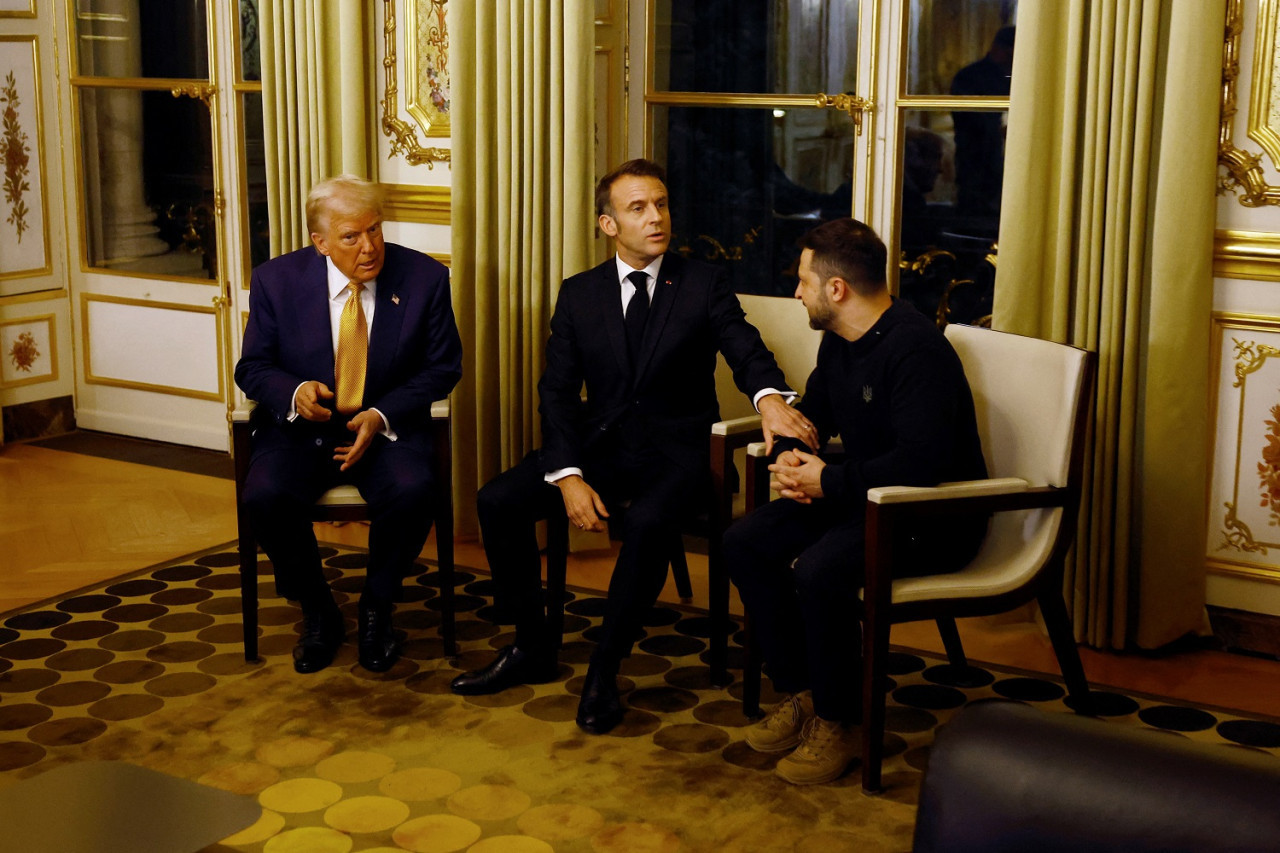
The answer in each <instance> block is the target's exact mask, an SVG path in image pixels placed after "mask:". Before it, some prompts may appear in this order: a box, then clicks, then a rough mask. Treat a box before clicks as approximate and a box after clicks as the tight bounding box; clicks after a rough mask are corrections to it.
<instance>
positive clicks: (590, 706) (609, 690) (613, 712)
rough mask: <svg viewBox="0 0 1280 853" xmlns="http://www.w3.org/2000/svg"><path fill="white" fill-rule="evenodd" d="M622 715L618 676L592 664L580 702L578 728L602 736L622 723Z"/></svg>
mask: <svg viewBox="0 0 1280 853" xmlns="http://www.w3.org/2000/svg"><path fill="white" fill-rule="evenodd" d="M622 714H623V710H622V699H621V698H620V697H619V696H618V679H617V676H616V675H615V674H614V673H613V672H612V671H606V670H605V669H604V667H600V666H596V665H595V664H591V666H589V667H587V678H586V680H585V681H583V683H582V698H581V699H580V700H579V702H578V728H580V729H582V730H583V731H584V732H589V733H591V734H593V735H602V734H604V733H605V732H608V731H611V730H612V729H613V727H614V726H616V725H618V723H620V722H622Z"/></svg>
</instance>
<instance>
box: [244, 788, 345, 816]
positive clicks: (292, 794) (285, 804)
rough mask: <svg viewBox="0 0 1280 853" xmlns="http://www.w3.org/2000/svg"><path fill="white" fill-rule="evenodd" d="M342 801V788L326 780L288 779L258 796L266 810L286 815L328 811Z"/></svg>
mask: <svg viewBox="0 0 1280 853" xmlns="http://www.w3.org/2000/svg"><path fill="white" fill-rule="evenodd" d="M341 799H342V786H341V785H337V784H335V783H333V782H328V781H326V780H324V779H286V780H285V781H283V782H277V783H276V784H274V785H272V786H271V787H270V788H267V789H266V790H265V791H263V792H262V793H261V794H259V795H258V802H259V803H261V804H262V807H263V808H264V809H271V810H273V811H277V812H284V813H286V814H296V813H300V812H314V811H319V810H321V809H327V808H328V807H329V806H331V805H333V804H334V803H336V802H338V800H341Z"/></svg>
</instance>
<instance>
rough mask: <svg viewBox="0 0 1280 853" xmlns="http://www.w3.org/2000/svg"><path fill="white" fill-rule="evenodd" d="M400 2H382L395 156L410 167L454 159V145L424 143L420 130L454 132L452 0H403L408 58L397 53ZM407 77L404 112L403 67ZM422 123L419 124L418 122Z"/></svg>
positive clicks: (387, 127)
mask: <svg viewBox="0 0 1280 853" xmlns="http://www.w3.org/2000/svg"><path fill="white" fill-rule="evenodd" d="M396 2H397V0H382V11H383V16H384V24H383V28H382V34H383V52H384V58H383V62H382V67H383V70H384V72H385V75H386V85H385V87H384V89H383V95H382V132H383V133H384V134H385V135H386V136H387V137H388V138H389V139H390V140H391V154H392V156H395V155H400V156H403V157H404V158H405V159H406V160H407V161H408V162H409V164H410V165H414V166H417V165H424V164H425V165H426V167H427V168H428V169H431V168H434V167H435V164H436V163H450V162H451V153H450V151H449V149H448V148H439V147H430V146H424V145H422V143H420V142H419V141H418V130H419V129H421V130H422V132H423V133H424V134H425V135H426V136H427V137H447V136H448V135H449V97H450V95H449V81H448V56H449V31H448V28H447V26H446V24H445V13H446V7H447V3H448V0H403V2H404V4H405V10H406V12H407V14H406V18H407V21H406V24H405V45H406V47H405V56H404V60H403V62H401V61H400V60H399V58H398V56H397V53H396V28H397V23H396ZM401 68H402V69H403V71H404V76H405V81H406V83H405V85H406V87H407V91H406V92H405V112H407V113H408V114H409V116H410V118H411V119H412V120H413V122H414V123H410V122H408V121H405V120H404V119H403V118H401V116H400V112H399V91H400V87H399V71H400V69H401ZM415 124H416V126H415Z"/></svg>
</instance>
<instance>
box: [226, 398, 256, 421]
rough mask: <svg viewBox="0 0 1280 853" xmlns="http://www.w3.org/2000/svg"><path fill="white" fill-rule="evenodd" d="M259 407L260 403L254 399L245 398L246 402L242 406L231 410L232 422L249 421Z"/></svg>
mask: <svg viewBox="0 0 1280 853" xmlns="http://www.w3.org/2000/svg"><path fill="white" fill-rule="evenodd" d="M257 407H258V404H257V403H255V402H254V401H253V400H245V404H244V406H243V407H242V408H235V409H232V410H231V423H233V424H247V423H248V422H249V416H250V415H252V414H253V410H254V409H256V408H257Z"/></svg>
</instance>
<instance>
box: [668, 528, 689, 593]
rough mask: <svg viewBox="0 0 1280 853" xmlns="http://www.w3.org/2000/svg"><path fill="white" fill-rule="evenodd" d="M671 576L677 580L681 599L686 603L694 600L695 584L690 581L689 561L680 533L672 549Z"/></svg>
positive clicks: (677, 591) (677, 590)
mask: <svg viewBox="0 0 1280 853" xmlns="http://www.w3.org/2000/svg"><path fill="white" fill-rule="evenodd" d="M671 577H672V579H674V580H675V582H676V593H677V594H678V595H679V596H680V601H681V602H682V603H684V604H689V603H690V602H692V601H693V584H692V583H690V582H689V561H688V559H687V558H686V557H685V555H684V539H683V538H682V537H681V536H680V535H679V534H677V535H676V541H675V545H674V546H673V547H672V549H671Z"/></svg>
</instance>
